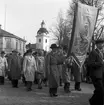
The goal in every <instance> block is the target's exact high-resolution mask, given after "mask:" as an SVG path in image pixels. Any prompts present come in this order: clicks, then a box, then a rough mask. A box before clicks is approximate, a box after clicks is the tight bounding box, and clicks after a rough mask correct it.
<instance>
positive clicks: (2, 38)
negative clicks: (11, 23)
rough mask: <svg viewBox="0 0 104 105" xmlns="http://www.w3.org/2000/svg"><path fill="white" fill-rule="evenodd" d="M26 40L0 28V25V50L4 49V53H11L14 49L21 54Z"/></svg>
mask: <svg viewBox="0 0 104 105" xmlns="http://www.w3.org/2000/svg"><path fill="white" fill-rule="evenodd" d="M25 43H26V40H24V39H22V38H20V37H18V36H16V35H14V34H12V33H9V32H7V31H5V30H3V29H1V25H0V51H1V50H4V51H5V52H6V53H11V52H12V50H14V49H16V50H17V51H18V52H20V53H21V54H23V53H24V52H25Z"/></svg>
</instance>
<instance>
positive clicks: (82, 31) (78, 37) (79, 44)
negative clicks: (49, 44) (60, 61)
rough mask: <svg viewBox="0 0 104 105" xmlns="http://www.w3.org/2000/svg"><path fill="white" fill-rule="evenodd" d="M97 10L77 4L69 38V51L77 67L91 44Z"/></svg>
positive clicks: (81, 62)
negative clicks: (72, 29)
mask: <svg viewBox="0 0 104 105" xmlns="http://www.w3.org/2000/svg"><path fill="white" fill-rule="evenodd" d="M97 13H98V9H97V8H95V7H92V6H88V5H85V4H82V3H79V2H78V4H77V8H76V16H75V24H74V27H73V28H74V33H73V34H72V36H71V39H72V40H71V46H70V47H71V50H70V53H72V54H73V59H74V60H75V61H76V63H77V64H78V66H80V67H81V66H82V65H83V63H84V60H85V58H86V53H87V51H88V48H89V45H90V43H91V39H92V35H93V31H94V27H95V23H96V17H97Z"/></svg>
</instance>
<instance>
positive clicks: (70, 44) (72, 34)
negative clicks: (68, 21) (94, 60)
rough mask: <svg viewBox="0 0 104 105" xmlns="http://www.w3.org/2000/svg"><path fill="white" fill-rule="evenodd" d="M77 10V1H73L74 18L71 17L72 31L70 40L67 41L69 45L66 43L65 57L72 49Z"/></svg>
mask: <svg viewBox="0 0 104 105" xmlns="http://www.w3.org/2000/svg"><path fill="white" fill-rule="evenodd" d="M77 10H78V3H75V10H74V19H73V28H72V32H71V40H70V41H69V45H68V52H67V57H69V56H70V54H71V50H72V46H73V41H74V33H75V27H76V17H77Z"/></svg>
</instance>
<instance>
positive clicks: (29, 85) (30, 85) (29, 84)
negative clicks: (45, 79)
mask: <svg viewBox="0 0 104 105" xmlns="http://www.w3.org/2000/svg"><path fill="white" fill-rule="evenodd" d="M31 87H32V82H31V81H27V91H31V90H32V89H31Z"/></svg>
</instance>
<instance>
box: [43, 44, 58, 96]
mask: <svg viewBox="0 0 104 105" xmlns="http://www.w3.org/2000/svg"><path fill="white" fill-rule="evenodd" d="M50 48H51V49H52V51H51V52H50V53H48V54H47V55H46V58H45V69H46V70H45V71H46V78H47V79H48V84H49V94H50V96H51V97H56V96H58V95H57V88H58V86H59V71H58V66H57V64H58V58H57V57H58V55H57V49H58V47H57V45H56V44H52V45H51V47H50Z"/></svg>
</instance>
